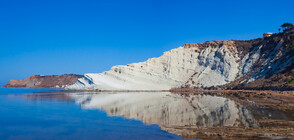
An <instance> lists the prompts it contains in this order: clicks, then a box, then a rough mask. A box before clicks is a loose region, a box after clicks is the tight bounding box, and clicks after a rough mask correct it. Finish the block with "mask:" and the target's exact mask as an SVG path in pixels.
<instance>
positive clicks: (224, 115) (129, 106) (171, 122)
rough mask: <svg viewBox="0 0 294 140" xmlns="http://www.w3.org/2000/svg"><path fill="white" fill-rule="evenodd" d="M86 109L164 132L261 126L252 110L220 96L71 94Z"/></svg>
mask: <svg viewBox="0 0 294 140" xmlns="http://www.w3.org/2000/svg"><path fill="white" fill-rule="evenodd" d="M71 96H72V97H73V98H74V99H75V100H76V102H77V103H79V104H81V106H82V107H83V108H85V109H102V110H105V111H106V112H107V114H108V115H110V116H122V117H124V118H131V119H137V120H141V121H143V122H144V123H146V124H158V125H159V126H160V127H161V128H162V129H165V130H167V129H168V130H169V129H171V128H181V127H185V128H187V127H190V128H201V127H213V126H257V124H255V123H254V118H253V116H252V114H251V112H250V111H249V110H247V109H246V108H244V107H243V106H242V105H239V104H237V103H235V102H234V101H232V100H230V99H227V98H224V97H217V96H209V95H188V96H181V95H179V94H171V93H115V94H112V93H99V94H91V95H89V94H88V95H83V94H75V95H71Z"/></svg>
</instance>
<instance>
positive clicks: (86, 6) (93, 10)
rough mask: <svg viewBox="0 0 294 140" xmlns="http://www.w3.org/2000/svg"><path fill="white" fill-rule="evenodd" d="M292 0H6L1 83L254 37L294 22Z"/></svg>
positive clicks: (0, 26)
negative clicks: (206, 42)
mask: <svg viewBox="0 0 294 140" xmlns="http://www.w3.org/2000/svg"><path fill="white" fill-rule="evenodd" d="M293 5H294V1H293V0H246V1H245V0H244V1H236V0H230V1H226V0H222V1H216V0H206V1H198V0H178V1H175V0H124V1H123V0H120V1H119V0H79V1H77V0H0V49H1V51H0V85H3V84H5V83H7V82H8V81H9V80H10V79H22V78H26V77H29V76H31V75H37V74H46V75H48V74H67V73H76V74H84V73H98V72H102V71H106V70H108V69H110V68H111V66H113V65H123V64H128V63H133V62H140V61H145V60H147V59H148V58H150V57H158V56H160V55H161V54H162V53H163V52H164V51H168V50H170V49H173V48H176V47H178V46H181V45H183V44H185V43H200V42H204V41H209V40H230V39H241V40H245V39H252V38H257V37H261V36H262V33H264V32H277V29H278V28H279V26H280V25H281V24H282V23H284V22H292V23H294V11H293V7H292V6H293Z"/></svg>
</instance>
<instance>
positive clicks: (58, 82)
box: [3, 74, 82, 88]
mask: <svg viewBox="0 0 294 140" xmlns="http://www.w3.org/2000/svg"><path fill="white" fill-rule="evenodd" d="M81 77H82V76H81V75H76V74H65V75H34V76H31V77H29V78H26V79H21V80H10V81H9V83H8V84H6V85H4V86H3V87H6V88H64V87H65V86H67V85H71V84H74V83H75V82H77V80H78V79H79V78H81Z"/></svg>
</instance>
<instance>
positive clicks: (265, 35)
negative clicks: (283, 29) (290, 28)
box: [263, 33, 275, 37]
mask: <svg viewBox="0 0 294 140" xmlns="http://www.w3.org/2000/svg"><path fill="white" fill-rule="evenodd" d="M273 34H275V33H264V34H263V37H270V36H272V35H273Z"/></svg>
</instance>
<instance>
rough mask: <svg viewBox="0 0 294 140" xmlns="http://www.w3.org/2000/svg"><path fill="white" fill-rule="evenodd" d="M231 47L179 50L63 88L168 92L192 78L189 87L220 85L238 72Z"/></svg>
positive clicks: (84, 79)
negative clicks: (191, 85) (192, 80)
mask: <svg viewBox="0 0 294 140" xmlns="http://www.w3.org/2000/svg"><path fill="white" fill-rule="evenodd" d="M232 45H233V43H232V42H230V41H227V42H226V43H224V44H223V45H219V46H216V45H213V44H212V45H210V46H207V47H189V46H184V47H179V48H176V49H172V50H170V51H167V52H165V53H164V54H163V55H162V56H160V57H158V58H151V59H148V60H147V61H145V62H140V63H133V64H129V65H125V66H114V67H112V68H111V69H110V70H109V71H106V72H103V73H91V74H85V75H84V77H83V78H81V79H79V80H78V82H77V83H75V84H74V85H71V86H68V87H66V89H101V90H168V89H171V88H173V87H177V86H181V85H182V84H184V83H186V82H187V81H189V78H193V79H195V80H194V81H195V82H193V83H192V84H193V85H196V86H199V87H200V86H204V87H208V86H215V85H223V84H225V83H228V82H230V81H232V80H234V79H235V78H236V77H237V74H238V72H239V65H240V64H239V63H238V61H240V58H239V57H238V53H237V50H236V48H234V47H233V46H232ZM195 73H196V74H195Z"/></svg>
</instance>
